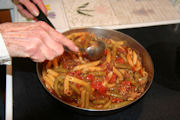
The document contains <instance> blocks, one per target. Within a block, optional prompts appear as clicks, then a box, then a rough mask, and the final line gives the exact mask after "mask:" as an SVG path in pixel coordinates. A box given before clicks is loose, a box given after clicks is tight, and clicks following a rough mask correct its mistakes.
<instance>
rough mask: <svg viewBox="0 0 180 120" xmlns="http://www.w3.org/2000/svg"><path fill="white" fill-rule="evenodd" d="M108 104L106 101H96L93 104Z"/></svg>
mask: <svg viewBox="0 0 180 120" xmlns="http://www.w3.org/2000/svg"><path fill="white" fill-rule="evenodd" d="M106 102H107V100H106V99H100V100H94V101H93V104H105V103H106Z"/></svg>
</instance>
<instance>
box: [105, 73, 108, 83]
mask: <svg viewBox="0 0 180 120" xmlns="http://www.w3.org/2000/svg"><path fill="white" fill-rule="evenodd" d="M105 80H106V81H109V77H108V73H107V72H106V77H105Z"/></svg>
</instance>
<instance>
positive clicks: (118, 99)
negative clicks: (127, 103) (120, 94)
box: [111, 98, 123, 103]
mask: <svg viewBox="0 0 180 120" xmlns="http://www.w3.org/2000/svg"><path fill="white" fill-rule="evenodd" d="M122 101H123V100H122V99H120V98H112V99H111V102H113V103H119V102H122Z"/></svg>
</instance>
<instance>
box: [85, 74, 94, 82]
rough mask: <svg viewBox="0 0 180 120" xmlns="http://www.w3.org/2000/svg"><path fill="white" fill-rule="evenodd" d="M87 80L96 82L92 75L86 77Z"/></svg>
mask: <svg viewBox="0 0 180 120" xmlns="http://www.w3.org/2000/svg"><path fill="white" fill-rule="evenodd" d="M86 79H87V80H90V81H91V82H93V81H94V76H93V75H92V74H88V76H87V77H86Z"/></svg>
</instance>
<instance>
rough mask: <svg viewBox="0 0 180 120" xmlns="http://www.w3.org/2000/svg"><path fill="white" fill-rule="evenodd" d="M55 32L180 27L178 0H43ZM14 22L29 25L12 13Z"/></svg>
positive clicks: (16, 13)
mask: <svg viewBox="0 0 180 120" xmlns="http://www.w3.org/2000/svg"><path fill="white" fill-rule="evenodd" d="M43 1H44V3H45V5H46V8H47V10H48V18H49V19H50V21H51V22H52V23H53V24H54V26H55V27H56V29H57V30H59V31H65V30H68V29H73V28H79V27H103V28H107V29H125V28H138V27H145V26H156V25H163V24H173V23H180V0H96V1H94V0H76V1H74V0H53V1H52V0H43ZM15 21H17V22H33V21H31V20H28V19H26V18H24V17H23V16H21V15H20V14H19V13H18V12H17V11H15Z"/></svg>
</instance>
